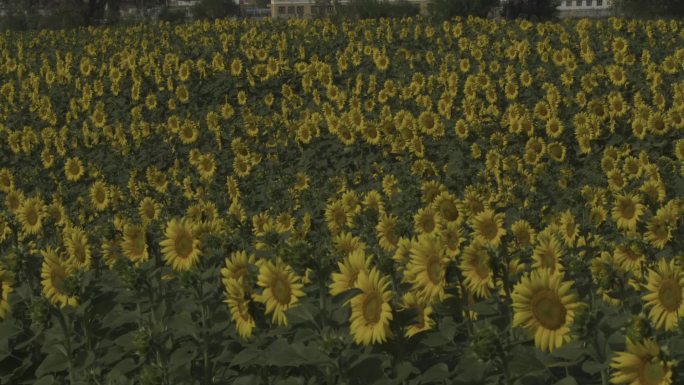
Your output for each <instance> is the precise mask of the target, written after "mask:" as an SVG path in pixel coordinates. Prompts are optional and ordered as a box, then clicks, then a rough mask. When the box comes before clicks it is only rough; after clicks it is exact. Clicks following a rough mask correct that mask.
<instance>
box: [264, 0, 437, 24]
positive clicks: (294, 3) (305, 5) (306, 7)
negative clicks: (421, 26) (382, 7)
mask: <svg viewBox="0 0 684 385" xmlns="http://www.w3.org/2000/svg"><path fill="white" fill-rule="evenodd" d="M389 1H392V0H389ZM347 2H348V0H339V4H345V3H347ZM409 2H410V3H411V4H415V5H417V6H418V7H419V8H420V13H421V14H423V15H426V14H427V13H428V3H429V0H409ZM333 10H334V5H333V1H315V0H271V16H272V17H274V18H292V17H295V18H307V19H308V18H314V17H324V16H326V15H329V14H331V13H332V12H333Z"/></svg>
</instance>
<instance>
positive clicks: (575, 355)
mask: <svg viewBox="0 0 684 385" xmlns="http://www.w3.org/2000/svg"><path fill="white" fill-rule="evenodd" d="M584 354H585V351H584V348H583V347H582V344H581V343H580V342H579V341H577V340H573V341H570V342H568V343H566V344H564V345H563V346H561V347H560V348H558V349H556V350H554V351H553V352H551V356H552V357H554V358H562V359H564V360H567V361H575V360H578V359H580V358H581V357H582V356H583V355H584Z"/></svg>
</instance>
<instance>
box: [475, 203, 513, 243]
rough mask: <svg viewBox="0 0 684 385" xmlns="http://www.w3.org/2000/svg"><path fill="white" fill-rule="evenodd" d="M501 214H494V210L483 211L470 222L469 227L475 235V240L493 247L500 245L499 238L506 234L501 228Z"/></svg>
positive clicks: (502, 216)
mask: <svg viewBox="0 0 684 385" xmlns="http://www.w3.org/2000/svg"><path fill="white" fill-rule="evenodd" d="M503 220H504V215H503V214H495V213H494V210H491V209H484V210H483V211H482V212H480V213H478V214H477V215H475V216H474V217H473V218H472V219H471V221H470V227H471V228H472V229H473V231H474V233H475V239H477V240H478V241H480V242H483V243H485V244H488V245H491V246H493V247H498V246H499V245H500V244H501V237H502V236H504V235H505V234H506V230H505V229H504V228H503Z"/></svg>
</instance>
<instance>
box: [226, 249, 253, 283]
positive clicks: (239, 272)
mask: <svg viewBox="0 0 684 385" xmlns="http://www.w3.org/2000/svg"><path fill="white" fill-rule="evenodd" d="M255 262H256V257H255V256H254V255H253V254H247V252H245V251H242V250H240V251H235V252H233V253H231V255H230V258H226V260H225V265H226V266H225V267H222V268H221V277H223V280H224V283H226V281H225V280H226V279H229V278H232V279H244V278H245V277H246V276H247V272H248V270H249V267H250V266H253V265H254V264H255Z"/></svg>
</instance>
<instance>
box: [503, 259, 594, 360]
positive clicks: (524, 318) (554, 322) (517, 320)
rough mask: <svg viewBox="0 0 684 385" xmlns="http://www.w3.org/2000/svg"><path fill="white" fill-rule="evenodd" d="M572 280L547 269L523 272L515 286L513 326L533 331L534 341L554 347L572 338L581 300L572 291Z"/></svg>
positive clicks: (550, 348) (549, 348) (544, 347)
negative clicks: (528, 272)
mask: <svg viewBox="0 0 684 385" xmlns="http://www.w3.org/2000/svg"><path fill="white" fill-rule="evenodd" d="M572 284H573V282H572V281H563V276H562V275H561V274H558V273H556V274H551V273H550V272H549V270H547V269H541V270H535V271H533V272H532V273H531V274H529V275H527V276H524V277H523V278H522V280H521V281H520V282H519V283H518V284H517V285H516V286H515V288H514V289H513V294H512V295H511V297H512V298H513V309H514V317H513V327H516V326H521V327H523V328H525V329H527V330H528V331H529V332H530V333H531V334H533V335H534V342H535V345H536V346H537V347H538V348H540V349H541V350H543V351H552V350H554V349H556V348H559V347H560V346H562V345H563V344H565V343H566V342H568V341H569V340H570V336H569V333H570V325H571V324H572V322H573V320H574V317H575V312H576V311H577V310H579V308H580V307H581V304H580V303H578V302H577V299H576V295H575V294H574V293H572V292H571V290H570V289H571V287H572Z"/></svg>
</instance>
